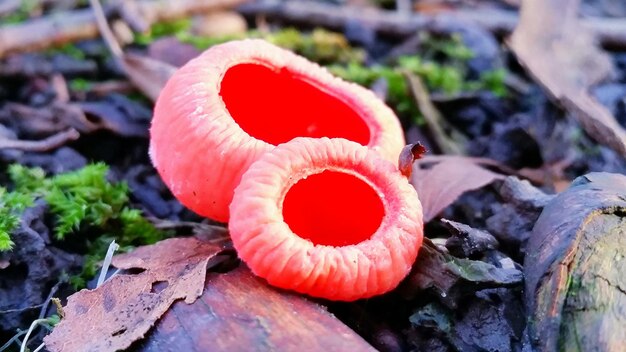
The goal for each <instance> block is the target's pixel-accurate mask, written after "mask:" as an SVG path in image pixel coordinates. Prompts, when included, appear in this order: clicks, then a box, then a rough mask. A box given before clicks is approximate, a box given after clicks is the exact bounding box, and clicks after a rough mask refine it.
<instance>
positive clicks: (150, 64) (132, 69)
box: [122, 54, 176, 102]
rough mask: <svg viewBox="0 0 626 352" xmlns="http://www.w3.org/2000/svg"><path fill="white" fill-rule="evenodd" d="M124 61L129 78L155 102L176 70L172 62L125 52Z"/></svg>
mask: <svg viewBox="0 0 626 352" xmlns="http://www.w3.org/2000/svg"><path fill="white" fill-rule="evenodd" d="M122 62H123V64H124V71H125V72H126V75H127V76H128V79H129V80H130V81H131V82H132V83H133V84H134V85H135V87H137V89H139V90H140V91H141V92H142V93H143V94H144V95H145V96H146V97H148V98H150V99H151V100H152V101H153V102H154V101H156V99H157V98H158V97H159V93H161V89H163V87H164V86H165V83H166V82H167V81H168V80H169V79H170V77H172V75H173V74H174V72H176V67H174V66H172V65H170V64H166V63H164V62H161V61H158V60H154V59H151V58H149V57H145V56H140V55H134V54H124V56H123V57H122Z"/></svg>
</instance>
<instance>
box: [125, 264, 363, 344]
mask: <svg viewBox="0 0 626 352" xmlns="http://www.w3.org/2000/svg"><path fill="white" fill-rule="evenodd" d="M137 350H138V351H142V352H157V351H229V352H230V351H298V352H303V351H351V352H352V351H354V352H358V351H375V349H374V348H373V347H372V346H370V345H369V344H368V343H367V342H365V340H363V338H361V337H360V336H359V335H357V334H356V333H355V332H354V331H352V330H350V329H349V328H348V327H347V326H345V325H344V324H343V323H342V322H341V321H339V320H338V319H337V318H335V317H334V316H333V315H332V314H330V313H329V312H328V311H326V309H325V308H324V307H322V306H320V305H319V304H317V303H314V302H312V301H310V300H308V299H307V298H304V297H302V296H300V295H297V294H293V293H289V292H286V291H282V290H278V289H275V288H272V287H270V286H269V285H267V283H265V282H264V281H263V280H262V279H260V278H257V277H256V276H254V275H253V274H252V273H251V272H250V270H249V269H247V268H245V267H240V268H237V269H235V270H233V271H231V272H228V273H225V274H218V273H211V274H209V275H208V277H207V280H206V285H205V289H204V293H203V294H202V296H201V297H200V299H198V300H197V301H196V302H195V303H193V304H190V305H188V304H185V303H183V302H179V303H176V304H174V305H173V306H172V308H171V309H170V310H169V312H167V313H166V314H165V315H164V316H163V318H162V319H161V320H160V321H159V323H158V324H157V326H156V327H155V329H154V330H153V331H152V333H151V334H150V335H148V337H147V339H146V340H145V341H144V342H142V343H141V345H140V346H138V348H137Z"/></svg>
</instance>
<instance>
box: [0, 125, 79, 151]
mask: <svg viewBox="0 0 626 352" xmlns="http://www.w3.org/2000/svg"><path fill="white" fill-rule="evenodd" d="M78 137H80V134H79V133H78V131H76V130H75V129H73V128H70V129H68V130H66V131H63V132H59V133H57V134H54V135H52V136H50V137H48V138H45V139H42V140H39V141H24V140H19V139H8V138H2V137H0V149H19V150H23V151H27V152H46V151H48V150H51V149H55V148H57V147H60V146H62V145H64V144H66V143H67V142H69V141H73V140H76V139H78Z"/></svg>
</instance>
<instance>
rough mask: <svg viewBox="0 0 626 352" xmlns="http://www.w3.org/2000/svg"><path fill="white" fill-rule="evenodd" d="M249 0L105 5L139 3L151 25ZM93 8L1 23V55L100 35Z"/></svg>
mask: <svg viewBox="0 0 626 352" xmlns="http://www.w3.org/2000/svg"><path fill="white" fill-rule="evenodd" d="M245 1H247V0H182V1H181V0H178V1H153V0H137V1H122V2H119V3H117V5H116V4H113V5H112V6H109V7H107V8H106V9H105V13H106V14H107V15H112V14H115V13H117V12H120V11H121V10H122V9H123V5H124V4H126V5H124V6H128V5H127V3H136V4H137V5H136V6H137V8H138V9H139V10H138V11H139V12H138V14H139V15H140V16H141V19H142V21H143V23H144V24H145V26H147V28H149V27H150V26H151V25H152V24H154V23H157V22H158V21H165V20H174V19H177V18H181V17H185V16H188V15H190V14H193V13H205V12H210V11H213V10H215V9H221V8H232V7H235V6H237V5H240V4H242V3H244V2H245ZM98 34H99V32H98V27H97V24H96V17H95V15H94V13H93V11H92V10H91V9H80V10H73V11H64V12H56V13H54V14H51V15H48V16H45V17H41V18H37V19H31V20H29V21H26V22H24V23H20V24H13V25H6V26H3V27H0V57H4V56H6V55H7V54H10V53H16V52H24V51H33V50H39V49H45V48H48V47H51V46H53V45H61V44H65V43H70V42H75V41H78V40H84V39H92V38H96V37H97V36H98Z"/></svg>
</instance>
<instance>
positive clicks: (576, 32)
mask: <svg viewBox="0 0 626 352" xmlns="http://www.w3.org/2000/svg"><path fill="white" fill-rule="evenodd" d="M579 3H580V0H524V1H523V2H522V8H521V16H520V22H519V25H518V26H517V28H516V29H515V31H514V32H513V34H512V36H511V38H510V40H509V45H510V47H511V48H512V49H513V51H514V52H515V54H516V55H517V58H518V60H519V61H520V63H521V64H522V65H523V66H525V67H526V68H527V69H528V70H529V71H530V73H531V74H532V75H533V76H534V77H535V78H536V79H537V81H538V82H539V83H540V84H541V85H543V86H544V87H545V88H546V89H547V91H548V92H549V94H550V95H551V96H552V97H553V98H554V99H556V100H557V101H558V102H559V103H561V104H562V105H563V106H564V107H565V108H566V109H567V110H568V111H570V112H571V113H572V114H573V115H574V117H575V118H576V119H578V121H579V122H580V124H581V125H582V127H583V128H584V129H585V131H587V133H588V134H589V135H590V136H591V137H592V138H594V139H595V140H596V141H598V142H599V143H602V144H606V145H607V146H609V147H610V148H612V149H614V150H615V151H617V152H619V153H620V154H621V155H624V156H626V130H624V129H623V128H622V127H621V126H620V125H619V123H617V121H616V120H615V118H614V117H613V115H611V112H610V111H609V110H608V109H606V108H605V107H604V106H602V105H601V104H600V103H599V102H598V101H597V100H595V99H594V98H593V97H592V96H591V95H590V94H589V92H588V89H589V87H591V86H592V85H594V84H596V83H598V82H599V81H601V80H602V79H604V78H605V77H606V76H607V75H608V74H609V73H610V72H611V70H612V65H611V61H610V58H609V56H608V55H607V54H606V53H604V52H603V51H601V50H600V49H599V48H598V46H597V45H596V43H595V40H594V39H595V38H594V36H593V33H591V32H590V31H589V30H587V29H586V27H585V26H583V25H582V24H581V23H580V21H579V20H578V18H577V14H578V6H579Z"/></svg>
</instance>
